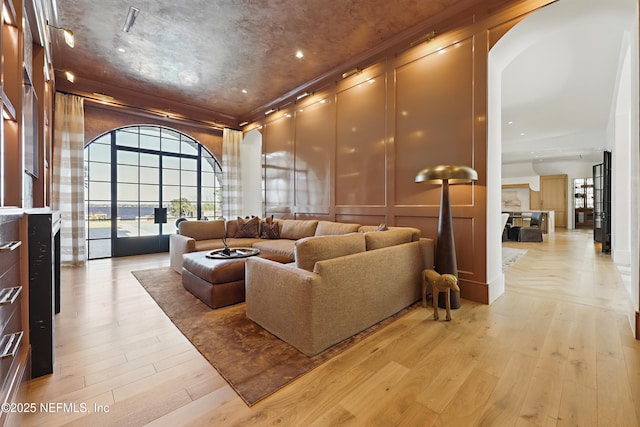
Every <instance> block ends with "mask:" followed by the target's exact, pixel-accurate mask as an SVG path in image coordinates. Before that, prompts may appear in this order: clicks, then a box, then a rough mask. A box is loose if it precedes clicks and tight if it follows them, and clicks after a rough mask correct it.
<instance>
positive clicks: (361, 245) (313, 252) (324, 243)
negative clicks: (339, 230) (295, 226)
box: [294, 233, 366, 271]
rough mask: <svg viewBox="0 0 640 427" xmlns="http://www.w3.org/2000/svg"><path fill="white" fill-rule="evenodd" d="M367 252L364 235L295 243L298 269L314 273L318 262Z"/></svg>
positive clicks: (332, 237)
mask: <svg viewBox="0 0 640 427" xmlns="http://www.w3.org/2000/svg"><path fill="white" fill-rule="evenodd" d="M365 250H366V244H365V235H364V234H362V233H353V234H345V235H340V236H314V237H308V238H304V239H300V240H298V241H297V242H296V243H295V249H294V253H295V262H296V267H298V268H302V269H304V270H308V271H313V267H314V266H315V265H316V262H317V261H322V260H325V259H331V258H337V257H341V256H345V255H351V254H355V253H358V252H364V251H365Z"/></svg>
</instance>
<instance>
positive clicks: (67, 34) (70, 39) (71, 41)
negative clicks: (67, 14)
mask: <svg viewBox="0 0 640 427" xmlns="http://www.w3.org/2000/svg"><path fill="white" fill-rule="evenodd" d="M47 27H51V28H55V29H56V30H60V31H62V33H63V34H64V42H65V43H66V44H67V46H69V47H70V48H73V47H74V46H75V37H74V36H73V31H71V30H70V29H68V28H62V27H56V26H55V25H51V24H49V23H48V22H47Z"/></svg>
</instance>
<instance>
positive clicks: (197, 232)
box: [169, 219, 420, 273]
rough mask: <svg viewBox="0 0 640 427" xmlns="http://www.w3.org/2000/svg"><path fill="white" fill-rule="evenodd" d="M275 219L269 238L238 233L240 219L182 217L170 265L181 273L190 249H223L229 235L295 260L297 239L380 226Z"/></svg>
mask: <svg viewBox="0 0 640 427" xmlns="http://www.w3.org/2000/svg"><path fill="white" fill-rule="evenodd" d="M273 222H274V224H275V225H277V228H278V232H277V235H278V238H277V239H273V238H267V236H269V235H270V234H269V233H263V230H262V228H258V232H257V236H255V237H236V236H237V235H242V233H239V232H238V220H227V221H225V220H214V221H183V222H181V223H180V224H179V226H178V231H177V233H176V234H172V235H171V236H170V237H169V254H170V264H171V268H173V269H174V270H175V271H177V272H178V273H182V255H184V254H186V253H189V252H198V251H210V250H214V249H220V248H222V247H223V243H222V238H223V237H227V243H228V245H229V246H230V247H232V248H238V247H255V248H258V249H260V250H261V251H265V252H271V253H274V254H277V255H281V256H287V257H289V258H290V259H291V261H293V260H294V258H295V254H294V246H295V242H296V241H297V240H299V239H302V238H305V237H311V236H324V235H336V234H346V233H353V232H365V231H373V230H376V229H377V228H378V227H377V226H362V225H360V224H349V223H341V222H333V221H318V220H296V219H283V220H281V219H275V220H273ZM396 229H403V230H408V231H410V232H411V239H412V240H418V239H419V237H420V230H418V229H416V228H410V227H389V230H396ZM271 236H273V235H271Z"/></svg>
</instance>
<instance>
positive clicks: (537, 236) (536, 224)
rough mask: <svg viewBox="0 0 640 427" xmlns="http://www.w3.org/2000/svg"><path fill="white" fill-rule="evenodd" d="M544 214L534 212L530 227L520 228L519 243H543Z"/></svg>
mask: <svg viewBox="0 0 640 427" xmlns="http://www.w3.org/2000/svg"><path fill="white" fill-rule="evenodd" d="M541 225H542V212H533V213H532V214H531V220H530V222H529V226H528V227H522V228H520V232H519V233H518V242H542V228H541Z"/></svg>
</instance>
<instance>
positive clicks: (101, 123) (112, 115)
mask: <svg viewBox="0 0 640 427" xmlns="http://www.w3.org/2000/svg"><path fill="white" fill-rule="evenodd" d="M129 125H158V126H166V127H169V128H171V129H175V130H178V131H180V132H183V133H185V134H187V135H189V136H190V137H192V138H194V139H195V140H196V141H198V142H199V143H201V144H202V145H204V146H205V147H207V149H208V150H209V151H211V154H213V155H214V156H215V157H216V159H218V161H221V160H222V132H221V131H218V130H215V129H208V128H205V127H201V126H189V125H185V124H183V123H180V122H178V121H174V120H170V119H167V120H161V119H157V118H154V117H152V115H151V114H144V112H135V113H134V112H133V110H130V109H125V108H115V107H109V106H106V105H105V106H103V105H100V104H96V103H93V102H87V101H85V103H84V136H85V145H86V144H88V143H89V142H91V141H92V140H94V139H95V138H97V137H98V136H100V135H102V134H103V133H105V132H109V131H111V130H113V129H117V128H120V127H123V126H129Z"/></svg>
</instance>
